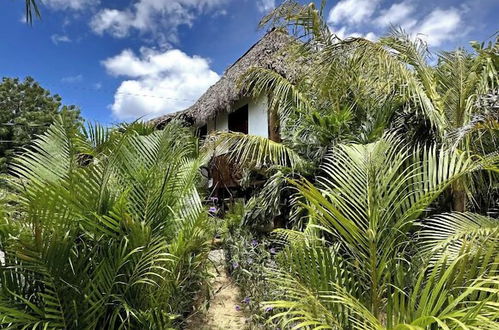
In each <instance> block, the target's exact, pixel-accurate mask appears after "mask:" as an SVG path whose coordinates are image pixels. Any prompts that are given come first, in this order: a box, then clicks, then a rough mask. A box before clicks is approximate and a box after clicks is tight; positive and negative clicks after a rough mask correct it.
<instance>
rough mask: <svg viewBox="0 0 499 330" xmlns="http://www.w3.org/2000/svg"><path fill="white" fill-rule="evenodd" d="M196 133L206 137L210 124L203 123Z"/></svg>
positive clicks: (198, 135) (199, 136)
mask: <svg viewBox="0 0 499 330" xmlns="http://www.w3.org/2000/svg"><path fill="white" fill-rule="evenodd" d="M196 135H197V137H198V138H201V139H204V138H205V137H206V135H208V126H207V125H203V126H201V127H198V128H197V129H196Z"/></svg>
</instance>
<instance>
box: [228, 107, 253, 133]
mask: <svg viewBox="0 0 499 330" xmlns="http://www.w3.org/2000/svg"><path fill="white" fill-rule="evenodd" d="M229 131H231V132H240V133H244V134H248V105H247V104H246V105H245V106H242V107H241V108H239V109H237V110H236V111H234V112H232V113H229Z"/></svg>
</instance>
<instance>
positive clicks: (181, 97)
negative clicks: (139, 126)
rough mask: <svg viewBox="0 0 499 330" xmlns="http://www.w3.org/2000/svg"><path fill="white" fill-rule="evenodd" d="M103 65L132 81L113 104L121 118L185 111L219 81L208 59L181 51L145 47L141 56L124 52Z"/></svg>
mask: <svg viewBox="0 0 499 330" xmlns="http://www.w3.org/2000/svg"><path fill="white" fill-rule="evenodd" d="M102 63H103V65H104V67H105V68H106V70H107V72H108V73H109V74H111V75H113V76H116V77H127V78H129V80H125V81H123V82H122V83H121V85H120V87H119V88H118V90H117V91H116V93H115V95H114V103H113V104H112V105H111V110H112V112H113V115H114V116H115V117H116V118H118V119H136V118H138V117H142V116H144V117H145V118H152V117H155V116H159V115H161V114H165V113H170V112H175V111H178V110H182V109H185V108H187V107H188V106H190V105H191V104H192V103H194V102H195V100H197V99H198V98H199V97H200V96H201V95H202V94H203V93H204V92H205V91H206V89H207V88H208V87H209V86H211V85H213V84H214V83H215V82H216V81H217V80H218V79H219V78H220V77H219V75H218V74H217V73H216V72H214V71H212V70H211V69H210V66H209V62H208V61H207V60H206V59H204V58H202V57H198V56H192V57H191V56H188V55H187V54H185V53H183V52H182V51H180V50H178V49H170V50H167V51H164V52H159V51H155V50H152V49H149V48H142V49H141V51H140V55H138V56H137V55H136V54H135V53H134V52H133V51H131V50H124V51H123V52H122V53H121V54H119V55H116V56H114V57H111V58H108V59H106V60H105V61H103V62H102Z"/></svg>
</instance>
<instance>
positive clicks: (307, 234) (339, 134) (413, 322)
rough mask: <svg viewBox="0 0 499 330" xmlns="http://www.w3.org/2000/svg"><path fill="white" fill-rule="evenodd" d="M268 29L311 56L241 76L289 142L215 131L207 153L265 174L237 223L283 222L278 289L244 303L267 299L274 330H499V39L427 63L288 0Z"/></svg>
mask: <svg viewBox="0 0 499 330" xmlns="http://www.w3.org/2000/svg"><path fill="white" fill-rule="evenodd" d="M262 24H264V25H265V24H271V25H273V26H277V27H280V28H289V27H291V30H292V31H293V32H294V33H295V35H296V36H297V40H298V41H299V42H297V43H295V44H293V45H291V46H290V47H289V48H288V49H286V51H287V52H291V53H293V54H294V55H295V56H294V59H295V60H296V59H298V61H300V59H303V58H305V59H307V60H306V61H304V62H303V61H302V62H298V63H300V68H299V71H301V74H300V75H299V77H297V78H296V79H295V80H292V81H291V80H288V79H286V78H284V77H282V76H281V75H279V74H277V73H276V72H273V71H270V70H267V69H264V68H254V69H251V70H250V71H249V72H248V73H247V74H246V77H245V79H243V80H242V81H241V83H242V84H244V86H246V88H247V90H248V92H249V93H250V94H253V95H255V96H256V95H260V94H261V93H264V92H265V93H269V94H270V109H271V111H275V114H276V115H277V116H278V117H279V125H280V132H281V137H282V143H278V142H273V141H269V140H267V139H265V138H261V137H255V136H244V135H241V134H237V133H218V134H215V135H213V136H212V137H211V140H210V144H209V145H210V146H211V145H214V146H216V147H217V148H219V151H220V152H225V153H227V154H228V155H229V156H230V158H231V159H232V161H233V162H234V163H235V164H236V165H237V166H240V167H244V168H247V169H252V170H253V172H254V173H258V175H259V176H261V175H265V176H266V177H267V181H266V183H265V184H264V186H263V187H262V188H261V189H260V190H259V191H258V192H257V193H256V194H255V195H254V196H253V197H252V198H251V199H250V200H249V202H248V203H247V204H246V210H245V212H244V215H243V219H244V224H245V225H246V226H247V227H249V228H253V230H254V234H253V235H261V233H259V231H260V232H261V229H262V228H267V227H268V225H269V224H270V225H272V223H274V224H276V223H282V222H280V221H279V222H276V220H277V219H282V218H284V219H286V220H287V221H286V222H285V228H283V229H276V230H274V232H273V233H272V235H271V237H272V238H273V240H274V243H273V244H278V245H279V248H278V249H277V250H275V251H277V256H276V258H275V259H276V264H273V263H272V262H270V261H272V260H270V261H269V258H266V259H265V260H264V261H262V262H261V264H260V267H264V268H265V269H266V272H267V275H266V281H267V283H265V285H269V284H268V283H270V285H271V287H272V289H269V290H266V292H263V293H262V292H255V293H254V294H255V297H251V298H252V299H254V300H257V301H263V300H265V299H267V302H266V303H261V304H260V308H261V309H262V310H265V309H266V310H267V311H270V310H271V311H272V313H270V315H267V318H268V321H267V323H266V324H267V326H270V327H276V326H277V325H275V324H276V323H278V324H279V327H284V328H307V329H308V328H312V329H313V328H318V329H435V328H444V329H494V328H496V327H497V323H498V322H499V308H498V306H499V305H498V303H499V273H498V263H499V259H498V256H499V253H498V252H499V245H498V244H499V222H498V220H497V219H494V218H493V216H494V215H495V214H497V206H498V200H499V199H498V182H499V181H498V173H499V155H498V153H497V150H498V149H497V145H498V144H497V143H498V142H499V141H498V137H499V135H498V134H497V129H498V128H499V124H498V123H499V117H498V114H499V111H498V109H499V108H498V106H499V105H498V104H497V99H498V97H497V95H498V94H499V90H498V86H499V75H498V70H499V48H498V47H499V43H498V42H497V40H496V41H493V42H490V43H489V44H478V43H472V47H473V52H469V51H467V50H464V49H459V50H456V51H454V52H445V53H441V54H438V61H437V65H435V66H432V65H430V64H429V53H428V50H427V48H426V44H425V43H424V42H423V41H421V40H418V39H416V40H414V39H412V38H411V37H410V36H409V35H407V34H405V33H404V32H403V31H401V30H396V29H395V30H393V31H392V32H391V33H390V34H388V35H387V36H386V37H384V38H381V39H380V40H379V41H377V42H371V41H368V40H364V39H361V38H349V39H347V40H340V39H339V38H338V37H337V36H336V35H335V34H334V32H332V31H331V30H330V28H329V27H328V26H327V24H326V23H325V21H324V20H323V18H322V11H321V10H320V9H316V8H315V6H314V5H313V4H310V5H307V6H302V5H300V4H299V3H297V2H295V1H286V2H285V3H284V4H283V5H282V6H280V7H278V8H277V9H276V10H275V11H274V12H272V13H271V14H270V15H269V16H267V17H265V18H264V19H263V21H262ZM290 65H293V63H290ZM469 211H474V212H475V213H471V212H469ZM245 240H247V238H246V239H245ZM240 245H241V244H240V243H237V242H236V243H233V247H232V250H236V251H238V250H237V247H238V246H240ZM239 255H242V256H244V253H239ZM271 259H273V257H272V258H271ZM246 269H247V271H248V272H250V273H251V272H253V273H254V275H257V274H258V273H259V268H258V267H256V266H251V267H249V266H247V267H246ZM245 278H246V280H245V281H244V283H242V286H243V287H245V286H248V284H249V285H251V283H252V281H253V279H254V276H250V275H245V277H244V278H243V280H244V279H245Z"/></svg>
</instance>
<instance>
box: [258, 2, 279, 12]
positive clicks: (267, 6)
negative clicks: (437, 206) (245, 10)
mask: <svg viewBox="0 0 499 330" xmlns="http://www.w3.org/2000/svg"><path fill="white" fill-rule="evenodd" d="M256 5H257V7H258V10H259V11H260V12H262V13H268V12H269V11H271V10H272V9H274V8H275V7H276V4H275V0H258V1H257V2H256Z"/></svg>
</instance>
